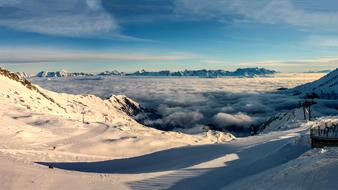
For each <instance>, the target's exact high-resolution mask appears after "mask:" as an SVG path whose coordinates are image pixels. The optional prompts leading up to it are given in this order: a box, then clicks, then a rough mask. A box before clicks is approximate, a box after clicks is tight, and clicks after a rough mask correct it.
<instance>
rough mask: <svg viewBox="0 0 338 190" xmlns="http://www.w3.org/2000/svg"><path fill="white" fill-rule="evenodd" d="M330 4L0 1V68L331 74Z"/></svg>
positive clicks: (336, 30)
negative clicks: (259, 70)
mask: <svg viewBox="0 0 338 190" xmlns="http://www.w3.org/2000/svg"><path fill="white" fill-rule="evenodd" d="M337 34H338V1H336V0H321V1H318V0H257V1H249V0H210V1H205V0H58V1H55V0H29V1H27V0H0V66H2V67H5V68H8V69H11V70H14V71H25V72H37V71H41V70H63V69H65V70H69V71H85V72H99V71H104V70H115V69H116V70H120V71H125V72H133V71H137V70H141V69H146V70H151V71H157V70H183V69H224V70H234V69H236V68H239V67H241V68H243V67H265V68H269V69H275V70H278V71H282V72H302V71H309V70H325V69H334V68H336V67H338V54H337V50H338V35H337Z"/></svg>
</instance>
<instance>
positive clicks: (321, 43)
mask: <svg viewBox="0 0 338 190" xmlns="http://www.w3.org/2000/svg"><path fill="white" fill-rule="evenodd" d="M305 44H306V45H309V46H312V47H324V48H325V47H326V48H336V47H338V37H337V36H319V35H312V36H309V37H308V38H307V40H306V41H305Z"/></svg>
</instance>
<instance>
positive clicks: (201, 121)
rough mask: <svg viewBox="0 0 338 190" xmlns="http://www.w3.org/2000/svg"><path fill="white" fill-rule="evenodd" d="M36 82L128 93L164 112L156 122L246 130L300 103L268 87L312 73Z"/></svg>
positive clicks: (71, 89)
mask: <svg viewBox="0 0 338 190" xmlns="http://www.w3.org/2000/svg"><path fill="white" fill-rule="evenodd" d="M307 80H308V81H310V80H311V79H307ZM33 82H35V83H37V84H39V85H41V86H42V87H46V88H48V89H51V90H55V91H59V92H68V93H75V94H82V93H90V94H95V95H98V96H100V97H102V98H107V97H110V96H111V94H126V95H127V96H129V97H131V98H134V99H135V100H137V101H139V102H140V103H141V104H142V105H144V106H145V107H148V108H153V109H155V110H156V111H157V113H159V114H160V115H162V116H163V117H162V118H161V119H157V120H149V121H147V122H148V124H151V125H157V126H163V127H166V126H176V127H177V126H178V127H183V128H192V127H196V126H209V127H213V128H217V129H221V130H222V129H229V130H232V131H236V130H238V131H242V132H243V131H246V130H249V128H250V127H251V126H252V125H256V124H259V123H261V122H262V121H264V120H265V119H266V118H267V117H269V116H271V115H273V114H275V113H279V112H283V111H286V110H289V109H292V108H294V107H296V106H298V99H297V98H290V97H289V96H286V95H281V94H273V93H266V92H267V91H270V90H271V91H272V90H275V89H276V88H279V87H291V86H295V85H297V84H300V83H304V82H306V79H301V80H295V78H291V77H290V76H285V77H283V78H253V79H252V78H250V79H248V78H224V79H200V78H143V77H141V78H138V77H112V78H103V80H76V79H55V80H46V79H35V80H33Z"/></svg>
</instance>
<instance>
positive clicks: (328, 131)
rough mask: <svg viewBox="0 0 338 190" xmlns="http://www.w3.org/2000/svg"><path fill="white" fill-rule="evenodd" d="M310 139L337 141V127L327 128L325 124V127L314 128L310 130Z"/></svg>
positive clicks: (333, 125) (334, 125)
mask: <svg viewBox="0 0 338 190" xmlns="http://www.w3.org/2000/svg"><path fill="white" fill-rule="evenodd" d="M310 136H311V138H323V139H332V140H334V139H336V140H338V125H337V124H331V126H330V127H328V125H327V123H326V124H325V127H315V128H311V129H310Z"/></svg>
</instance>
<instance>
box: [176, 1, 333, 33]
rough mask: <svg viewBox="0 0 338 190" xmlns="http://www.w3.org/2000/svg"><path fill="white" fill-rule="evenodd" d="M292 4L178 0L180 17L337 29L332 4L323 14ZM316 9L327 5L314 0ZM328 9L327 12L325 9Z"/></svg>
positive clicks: (280, 2)
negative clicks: (318, 6)
mask: <svg viewBox="0 0 338 190" xmlns="http://www.w3.org/2000/svg"><path fill="white" fill-rule="evenodd" d="M297 2H298V3H297V4H296V1H291V0H283V1H281V0H261V1H247V0H216V1H213V2H212V3H211V2H209V1H204V0H175V5H176V11H175V12H176V13H177V14H178V15H179V16H183V17H185V16H190V17H191V18H195V19H197V20H198V19H201V18H205V19H218V20H219V21H221V22H227V23H228V22H259V23H268V24H288V25H293V26H298V27H317V26H330V27H334V28H336V29H337V26H336V23H337V22H338V13H337V12H336V11H328V10H331V9H329V8H330V3H326V4H325V6H324V7H323V6H321V7H322V8H321V9H319V10H315V11H314V10H311V9H308V8H307V6H306V4H307V3H308V1H306V2H302V1H297ZM309 2H311V3H312V4H313V6H316V5H322V4H323V2H320V1H314V0H310V1H309ZM333 3H334V2H333ZM325 7H326V8H327V9H325Z"/></svg>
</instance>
